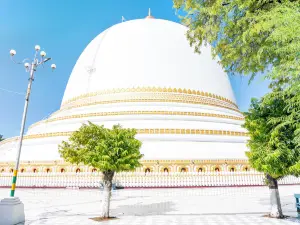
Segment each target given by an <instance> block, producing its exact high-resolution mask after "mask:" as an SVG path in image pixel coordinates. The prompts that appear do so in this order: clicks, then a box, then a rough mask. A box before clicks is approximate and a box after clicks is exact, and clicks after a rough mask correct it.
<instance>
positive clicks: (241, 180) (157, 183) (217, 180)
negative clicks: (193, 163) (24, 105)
mask: <svg viewBox="0 0 300 225" xmlns="http://www.w3.org/2000/svg"><path fill="white" fill-rule="evenodd" d="M101 180H102V176H101V173H20V174H19V175H18V180H17V187H63V188H64V187H79V188H97V187H99V186H100V182H101ZM11 181H12V174H11V173H1V174H0V187H9V186H10V185H11ZM114 182H115V183H116V185H117V186H120V187H125V188H127V187H197V186H199V187H204V186H243V185H249V186H251V185H264V175H263V174H262V173H258V172H253V171H249V172H221V173H215V172H214V173H155V172H151V173H147V174H145V173H140V172H133V173H118V174H116V176H115V177H114ZM279 183H280V184H299V183H300V178H296V177H293V176H288V177H285V178H284V179H282V180H280V181H279Z"/></svg>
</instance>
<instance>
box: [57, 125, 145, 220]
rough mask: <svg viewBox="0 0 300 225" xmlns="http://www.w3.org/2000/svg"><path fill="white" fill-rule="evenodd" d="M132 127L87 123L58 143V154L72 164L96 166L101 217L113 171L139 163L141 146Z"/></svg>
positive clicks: (106, 206) (105, 212)
mask: <svg viewBox="0 0 300 225" xmlns="http://www.w3.org/2000/svg"><path fill="white" fill-rule="evenodd" d="M135 135H136V130H135V129H124V128H122V127H121V126H120V125H114V126H113V128H112V129H108V128H104V126H99V125H96V124H93V123H91V122H89V123H88V124H84V125H82V126H81V127H80V129H79V130H78V131H75V132H74V133H73V134H72V135H71V136H70V138H69V140H68V141H63V142H62V144H61V145H60V146H59V152H60V155H61V157H62V158H63V159H65V161H67V162H70V163H72V164H79V163H83V164H85V165H88V166H92V167H94V168H97V169H98V170H100V171H101V172H102V175H103V189H104V191H103V201H102V212H101V217H103V218H108V217H109V209H110V198H111V189H112V181H113V177H114V174H115V172H121V171H132V170H134V169H135V168H137V167H140V166H141V164H140V162H139V160H140V159H141V158H142V156H143V155H142V154H141V153H140V147H141V145H142V143H141V142H140V141H139V140H137V139H135Z"/></svg>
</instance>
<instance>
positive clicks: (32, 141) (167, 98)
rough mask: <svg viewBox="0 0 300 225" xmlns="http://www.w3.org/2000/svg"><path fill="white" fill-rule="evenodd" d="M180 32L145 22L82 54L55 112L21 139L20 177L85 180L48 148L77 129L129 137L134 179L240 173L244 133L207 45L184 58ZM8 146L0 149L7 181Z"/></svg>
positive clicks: (112, 32) (9, 142)
mask: <svg viewBox="0 0 300 225" xmlns="http://www.w3.org/2000/svg"><path fill="white" fill-rule="evenodd" d="M186 32H187V28H186V27H185V26H183V25H180V24H177V23H174V22H171V21H166V20H161V19H155V18H153V17H152V16H148V17H146V18H145V19H137V20H131V21H126V22H122V23H119V24H116V25H114V26H112V27H110V28H108V29H107V30H105V31H103V32H102V33H101V34H99V35H98V36H97V37H96V38H95V39H94V40H92V41H91V42H90V44H89V45H88V46H87V47H86V48H85V49H84V51H83V52H82V54H81V56H80V57H79V59H78V60H77V62H76V65H75V66H74V68H73V71H72V73H71V75H70V78H69V82H68V84H67V87H66V90H65V93H64V96H63V99H62V103H61V107H60V109H59V110H58V111H56V112H54V113H53V114H52V115H51V116H49V117H48V118H47V119H45V120H41V121H39V122H37V123H35V124H32V125H31V126H30V127H29V129H28V131H27V133H26V136H25V137H24V142H23V147H22V154H21V166H20V170H19V173H22V172H32V173H39V172H48V173H64V172H91V171H93V170H94V169H93V168H90V167H87V166H84V165H70V164H68V163H65V162H64V161H63V160H62V159H61V158H60V155H59V153H58V145H59V144H60V143H61V142H62V141H63V140H67V139H68V137H69V135H70V134H71V133H72V132H73V131H76V130H77V129H78V128H79V127H80V126H81V125H82V124H83V123H86V122H87V121H91V122H92V123H96V124H104V125H105V126H106V127H112V125H114V124H121V125H122V126H123V127H126V128H127V127H128V128H136V129H137V132H138V135H137V136H136V137H137V138H138V139H139V140H141V141H142V143H143V145H142V148H141V152H142V154H144V158H143V159H142V161H141V162H142V165H143V167H142V168H139V169H138V170H137V171H139V172H143V171H145V172H149V171H150V172H151V171H152V172H210V171H219V172H222V171H232V172H235V171H247V170H249V169H250V168H249V165H248V161H247V158H246V156H245V151H246V150H247V147H246V141H247V138H248V137H247V131H246V130H245V129H244V128H242V126H241V125H242V124H243V122H244V117H243V114H242V113H241V112H240V110H239V108H238V106H237V104H236V100H235V97H234V94H233V91H232V88H231V85H230V81H229V79H228V76H227V74H226V73H225V72H224V71H223V69H222V67H221V65H219V64H218V59H213V58H212V55H211V48H210V46H203V47H202V49H201V54H197V53H195V52H194V49H193V47H191V46H190V44H189V42H188V40H187V38H186ZM17 139H18V137H12V138H9V139H6V140H4V141H2V142H1V143H0V171H1V172H12V170H13V167H14V163H15V158H16V142H17Z"/></svg>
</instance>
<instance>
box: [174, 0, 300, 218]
mask: <svg viewBox="0 0 300 225" xmlns="http://www.w3.org/2000/svg"><path fill="white" fill-rule="evenodd" d="M173 2H174V8H175V9H177V12H178V14H179V15H180V17H181V20H182V22H183V24H185V25H186V26H187V28H188V30H187V38H188V40H189V42H190V44H191V46H193V47H194V48H195V51H196V52H198V53H201V47H202V46H203V45H205V44H206V43H209V44H210V45H211V50H212V54H213V56H214V57H217V56H219V58H218V59H219V61H220V64H221V65H222V67H223V68H224V69H225V71H226V72H228V73H229V74H230V75H243V76H244V75H245V76H250V77H251V79H250V81H251V80H252V79H253V78H254V77H255V76H256V75H257V74H258V73H261V72H263V73H264V74H265V75H266V77H267V78H268V79H270V80H271V81H272V82H273V85H275V86H276V87H275V86H273V87H272V91H271V93H269V94H267V95H266V96H264V97H263V99H261V100H260V101H258V100H254V101H253V102H252V106H251V108H250V110H249V113H248V114H247V115H246V128H247V129H248V130H249V134H250V141H249V147H250V152H249V154H248V156H249V160H250V163H251V165H252V166H253V167H254V168H255V169H257V170H258V171H262V172H264V173H265V174H266V181H267V183H268V184H269V187H270V190H271V193H273V194H272V196H273V197H274V198H272V205H273V206H275V207H272V211H273V212H272V213H271V216H275V217H281V216H282V212H281V207H280V206H279V203H280V199H279V194H278V188H277V187H278V185H277V181H278V179H280V178H281V177H283V176H285V175H288V174H293V175H299V171H300V161H299V147H300V54H299V52H300V35H299V32H298V30H299V24H300V11H299V9H300V1H297V0H261V1H255V0H173ZM274 87H275V88H274ZM274 199H275V200H276V201H274Z"/></svg>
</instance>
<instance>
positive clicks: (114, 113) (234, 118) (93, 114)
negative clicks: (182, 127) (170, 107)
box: [29, 111, 244, 129]
mask: <svg viewBox="0 0 300 225" xmlns="http://www.w3.org/2000/svg"><path fill="white" fill-rule="evenodd" d="M124 115H170V116H172V115H174V116H202V117H216V118H224V119H232V120H239V121H243V120H244V118H243V117H238V116H228V115H223V114H215V113H201V112H179V111H119V112H98V113H86V114H77V115H71V116H62V117H57V118H52V119H51V118H50V119H47V120H42V121H39V122H37V123H34V124H32V125H31V126H30V127H29V129H31V128H33V127H35V126H37V125H39V124H41V123H49V122H54V121H60V120H68V119H79V118H85V117H98V116H124Z"/></svg>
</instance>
